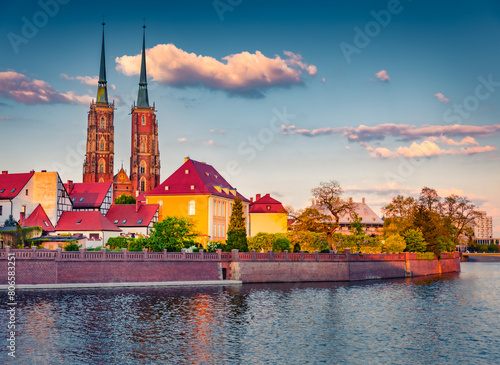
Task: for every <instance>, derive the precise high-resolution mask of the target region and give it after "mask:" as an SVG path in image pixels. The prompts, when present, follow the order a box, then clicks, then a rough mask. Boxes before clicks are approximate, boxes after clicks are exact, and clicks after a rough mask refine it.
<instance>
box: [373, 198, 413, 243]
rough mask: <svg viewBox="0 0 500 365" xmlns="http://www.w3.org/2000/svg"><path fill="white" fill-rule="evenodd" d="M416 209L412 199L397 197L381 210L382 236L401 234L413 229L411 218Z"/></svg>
mask: <svg viewBox="0 0 500 365" xmlns="http://www.w3.org/2000/svg"><path fill="white" fill-rule="evenodd" d="M416 208H417V202H416V201H415V199H414V198H412V197H408V198H405V197H404V196H402V195H398V196H396V197H395V198H393V199H392V201H391V202H390V203H389V204H387V205H386V206H384V207H383V208H382V212H383V213H384V216H385V219H384V236H386V237H388V236H390V235H392V234H394V233H398V234H403V233H404V232H405V231H406V230H408V229H410V228H412V227H413V216H414V213H415V210H416Z"/></svg>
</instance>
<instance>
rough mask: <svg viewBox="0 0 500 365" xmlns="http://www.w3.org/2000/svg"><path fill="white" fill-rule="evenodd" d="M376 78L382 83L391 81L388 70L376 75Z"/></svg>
mask: <svg viewBox="0 0 500 365" xmlns="http://www.w3.org/2000/svg"><path fill="white" fill-rule="evenodd" d="M375 76H377V79H379V80H380V81H384V82H389V81H390V80H391V78H390V77H389V75H388V74H387V71H386V70H380V71H379V72H377V73H376V74H375Z"/></svg>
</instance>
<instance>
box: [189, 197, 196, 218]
mask: <svg viewBox="0 0 500 365" xmlns="http://www.w3.org/2000/svg"><path fill="white" fill-rule="evenodd" d="M195 214H196V203H195V201H194V200H191V201H190V202H189V209H188V215H195Z"/></svg>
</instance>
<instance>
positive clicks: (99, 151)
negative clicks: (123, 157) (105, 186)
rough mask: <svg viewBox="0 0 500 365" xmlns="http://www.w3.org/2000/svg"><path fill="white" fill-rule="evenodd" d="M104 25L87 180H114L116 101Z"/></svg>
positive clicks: (90, 118) (90, 127)
mask: <svg viewBox="0 0 500 365" xmlns="http://www.w3.org/2000/svg"><path fill="white" fill-rule="evenodd" d="M102 25H103V28H102V47H101V68H100V70H99V81H98V85H97V100H96V101H94V100H92V103H91V104H90V111H89V116H88V124H87V152H86V153H85V162H84V163H83V182H84V183H90V182H112V181H113V162H114V155H115V154H114V149H115V148H114V134H115V130H114V126H113V119H114V110H115V104H114V103H112V104H110V103H109V102H108V90H107V81H106V62H105V53H104V23H102Z"/></svg>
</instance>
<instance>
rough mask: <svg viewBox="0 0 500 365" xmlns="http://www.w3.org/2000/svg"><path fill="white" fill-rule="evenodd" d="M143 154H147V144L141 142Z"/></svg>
mask: <svg viewBox="0 0 500 365" xmlns="http://www.w3.org/2000/svg"><path fill="white" fill-rule="evenodd" d="M141 152H146V144H145V143H144V142H141Z"/></svg>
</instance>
